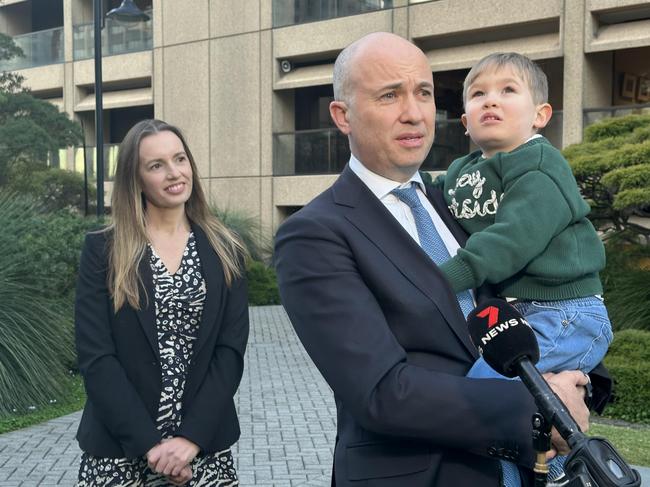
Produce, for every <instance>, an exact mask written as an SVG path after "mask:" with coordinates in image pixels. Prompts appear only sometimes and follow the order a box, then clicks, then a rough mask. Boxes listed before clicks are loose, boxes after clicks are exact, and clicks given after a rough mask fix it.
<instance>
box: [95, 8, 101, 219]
mask: <svg viewBox="0 0 650 487" xmlns="http://www.w3.org/2000/svg"><path fill="white" fill-rule="evenodd" d="M93 11H94V12H93V13H94V17H95V151H96V158H97V218H101V217H102V216H103V215H104V119H103V103H102V24H103V22H102V17H103V16H104V12H102V0H94V5H93Z"/></svg>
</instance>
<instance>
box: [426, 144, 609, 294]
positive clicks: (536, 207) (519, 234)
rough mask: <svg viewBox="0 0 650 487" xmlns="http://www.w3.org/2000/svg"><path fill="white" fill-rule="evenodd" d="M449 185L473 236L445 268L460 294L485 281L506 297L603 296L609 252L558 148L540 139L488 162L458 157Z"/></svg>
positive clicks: (453, 206) (454, 208) (453, 205)
mask: <svg viewBox="0 0 650 487" xmlns="http://www.w3.org/2000/svg"><path fill="white" fill-rule="evenodd" d="M434 184H435V185H438V186H440V187H443V188H444V195H445V200H446V202H447V204H448V205H449V209H450V210H451V212H452V213H453V214H454V216H455V217H456V219H457V220H458V221H459V222H460V224H461V225H462V226H463V228H464V229H465V230H466V231H467V232H468V233H469V234H470V237H469V239H468V240H467V243H466V245H465V247H464V248H462V249H459V251H458V254H457V255H456V256H455V257H454V258H452V259H450V260H449V261H447V262H445V263H444V264H443V265H442V266H440V269H441V270H442V271H443V272H444V273H445V275H446V276H447V278H448V279H449V281H450V282H451V285H452V287H453V288H454V290H455V291H456V292H458V291H460V290H463V289H470V288H475V287H477V286H479V285H481V284H483V283H484V282H486V281H487V282H489V283H491V284H494V285H495V288H496V291H497V294H499V295H500V296H503V297H515V298H520V299H531V300H532V299H537V300H543V301H553V300H560V299H571V298H577V297H582V296H589V295H593V294H599V293H602V285H601V282H600V279H599V277H598V271H600V270H601V269H602V268H603V267H604V266H605V249H604V247H603V244H602V242H601V241H600V238H599V237H598V234H597V233H596V230H595V229H594V227H593V225H592V224H591V222H590V221H589V220H587V218H586V215H587V214H588V213H589V209H590V208H589V205H588V204H587V203H586V202H585V201H584V200H583V199H582V196H581V195H580V192H579V191H578V185H577V183H576V180H575V178H574V177H573V174H572V173H571V169H570V167H569V164H568V163H567V161H566V160H565V159H564V158H563V157H562V154H561V153H560V151H558V150H557V149H556V148H555V147H553V146H552V145H551V144H550V143H549V142H548V140H546V139H545V138H543V137H537V138H534V139H532V140H529V141H528V142H526V143H524V144H523V145H521V146H519V147H518V148H516V149H515V150H513V151H512V152H508V153H504V152H500V153H497V154H496V155H494V156H493V157H490V158H488V159H485V158H483V157H482V156H481V152H480V151H476V152H474V153H472V154H469V155H468V156H465V157H462V158H460V159H457V160H455V161H454V162H453V163H452V164H451V166H450V167H449V170H448V171H447V174H446V176H441V177H439V178H438V179H436V181H435V182H434Z"/></svg>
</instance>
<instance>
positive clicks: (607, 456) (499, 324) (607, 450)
mask: <svg viewBox="0 0 650 487" xmlns="http://www.w3.org/2000/svg"><path fill="white" fill-rule="evenodd" d="M467 326H468V327H469V334H470V336H471V338H472V341H473V342H474V345H476V347H477V348H478V350H479V352H480V353H481V355H482V356H483V358H484V359H485V361H486V362H487V363H488V365H490V366H491V367H492V368H493V369H494V370H496V371H497V372H499V373H500V374H501V375H505V376H506V377H515V376H519V377H520V378H521V381H522V382H523V383H524V384H525V385H526V387H527V388H528V390H529V391H530V393H531V394H532V396H533V398H534V399H535V403H536V404H537V407H538V408H539V411H540V413H541V414H542V415H543V416H544V419H546V422H547V423H548V424H551V425H552V426H555V428H556V429H557V430H558V432H559V433H560V435H561V436H562V438H564V439H565V440H566V442H567V443H568V444H569V446H570V447H571V453H570V454H569V456H568V457H567V459H566V463H565V464H564V471H565V472H566V474H567V476H568V478H569V479H570V481H569V482H568V483H563V484H561V485H566V486H570V487H573V486H582V487H588V486H595V487H610V486H611V487H639V486H640V485H641V476H640V475H639V472H637V471H636V470H634V469H632V468H630V466H629V465H628V464H627V463H626V462H625V460H624V459H623V458H622V457H621V456H620V454H619V453H618V452H617V451H616V449H615V448H614V447H613V446H612V445H611V444H610V443H609V442H608V441H607V440H606V439H605V438H598V437H593V436H592V437H590V436H587V435H585V434H584V433H583V432H582V431H580V427H579V426H578V425H577V423H576V422H575V420H574V419H573V418H572V417H571V415H570V414H569V412H568V411H567V409H566V407H565V406H564V404H563V403H562V401H561V400H560V398H559V397H557V396H556V395H555V393H554V392H553V390H552V389H551V388H550V386H549V385H548V383H547V382H546V380H544V378H543V377H542V375H541V374H540V373H539V371H538V370H537V368H536V367H535V363H536V362H537V361H538V360H539V346H538V345H537V339H536V338H535V334H534V333H533V329H532V328H531V327H530V325H529V324H528V322H527V321H526V320H525V319H524V318H523V316H521V314H520V313H519V312H518V311H517V310H516V309H515V308H513V307H512V306H510V305H509V304H508V303H506V302H505V301H503V300H501V299H490V300H488V301H486V302H485V303H484V304H483V305H482V306H480V307H478V308H476V309H475V310H473V311H472V312H471V313H470V314H469V316H468V317H467ZM536 475H537V471H536ZM542 476H543V477H545V474H543V473H542ZM543 481H544V482H545V479H544V480H543ZM536 482H537V477H536ZM535 485H537V484H535Z"/></svg>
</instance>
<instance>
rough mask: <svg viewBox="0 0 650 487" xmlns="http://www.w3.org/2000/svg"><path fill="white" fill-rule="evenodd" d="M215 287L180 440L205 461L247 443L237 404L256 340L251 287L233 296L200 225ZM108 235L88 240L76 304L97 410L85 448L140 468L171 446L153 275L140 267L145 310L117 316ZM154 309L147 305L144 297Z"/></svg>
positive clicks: (82, 431)
mask: <svg viewBox="0 0 650 487" xmlns="http://www.w3.org/2000/svg"><path fill="white" fill-rule="evenodd" d="M192 230H193V231H194V236H195V239H196V245H197V249H198V252H199V257H200V259H201V267H202V274H203V277H204V279H205V281H206V286H207V296H206V299H205V303H204V308H203V313H202V315H201V323H200V325H199V336H198V339H197V342H196V344H195V346H194V352H193V356H192V361H191V365H190V368H189V370H188V372H187V376H186V384H185V390H184V392H183V409H182V418H183V419H182V423H181V425H180V427H179V428H178V429H177V430H176V433H175V434H176V436H183V437H185V438H188V439H189V440H191V441H193V442H194V443H196V444H197V445H198V446H199V447H200V448H201V450H202V452H215V451H219V450H223V449H225V448H228V447H229V446H230V445H232V444H233V443H235V442H236V441H237V439H238V438H239V432H240V431H239V422H238V420H237V414H236V411H235V405H234V402H233V396H234V394H235V391H236V390H237V387H238V386H239V381H240V379H241V376H242V372H243V367H244V350H245V348H246V342H247V340H248V302H247V301H248V296H247V291H246V281H245V280H244V279H238V280H235V281H234V282H233V283H232V286H231V287H230V288H228V287H227V286H226V285H225V281H224V275H223V271H222V267H221V262H220V261H219V258H218V257H217V255H216V254H215V252H214V251H213V250H212V247H211V246H210V243H209V241H208V238H207V236H206V235H205V233H204V232H203V231H202V230H201V228H200V227H199V226H197V225H194V224H193V225H192ZM109 238H111V235H110V234H108V233H106V232H101V233H90V234H88V235H87V236H86V242H85V244H84V248H83V252H82V255H81V264H80V267H79V278H78V282H77V292H76V299H75V339H76V346H77V355H78V362H79V370H80V372H81V374H82V376H83V378H84V385H85V387H86V393H87V396H88V398H87V401H86V406H85V407H84V412H83V416H82V418H81V423H80V425H79V430H78V432H77V439H78V440H79V446H80V448H81V449H82V450H83V451H85V452H88V453H90V454H92V455H95V456H100V457H109V458H123V457H127V458H133V457H138V456H141V455H144V454H145V453H146V452H147V451H148V450H149V449H150V448H152V447H153V446H154V445H156V443H158V442H159V441H160V440H161V435H160V432H159V431H158V430H157V429H156V425H155V419H156V417H157V415H158V404H159V401H160V390H161V367H160V357H159V349H158V339H157V332H156V317H155V303H154V290H153V280H152V273H151V267H150V265H149V262H148V260H147V259H146V258H144V259H142V261H141V262H140V275H141V277H142V283H143V288H141V289H140V296H141V303H142V306H141V309H140V310H136V309H134V308H133V307H131V306H130V305H129V304H128V303H127V304H125V305H124V306H122V308H120V310H119V311H118V312H117V313H114V312H113V301H112V299H110V298H109V294H108V290H107V287H106V272H107V267H108V260H107V255H108V253H107V243H108V239H109ZM145 290H146V295H147V296H148V298H149V299H148V302H146V301H145V299H144V298H143V296H144V292H145Z"/></svg>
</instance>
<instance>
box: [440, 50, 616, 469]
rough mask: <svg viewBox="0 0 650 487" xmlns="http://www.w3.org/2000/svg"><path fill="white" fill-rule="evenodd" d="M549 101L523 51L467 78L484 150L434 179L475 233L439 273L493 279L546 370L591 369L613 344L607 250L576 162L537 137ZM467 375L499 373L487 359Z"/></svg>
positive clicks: (474, 126)
mask: <svg viewBox="0 0 650 487" xmlns="http://www.w3.org/2000/svg"><path fill="white" fill-rule="evenodd" d="M547 100H548V83H547V80H546V75H545V74H544V72H543V71H542V70H541V69H540V68H539V67H538V66H537V65H535V64H534V63H533V62H532V61H531V60H530V59H528V58H527V57H525V56H522V55H520V54H515V53H497V54H491V55H489V56H487V57H485V58H483V59H481V60H480V61H479V62H478V64H476V65H475V66H474V67H473V68H472V69H471V71H470V72H469V74H468V75H467V78H465V82H464V85H463V101H464V106H465V113H464V114H463V116H462V122H463V125H464V126H465V128H466V129H467V133H468V135H469V136H470V137H471V138H472V140H473V141H474V143H475V144H476V145H477V146H478V147H479V150H477V151H475V152H473V153H471V154H469V155H468V156H465V157H462V158H460V159H457V160H455V161H454V162H453V163H452V164H451V166H450V167H449V170H448V171H447V174H446V175H445V176H441V177H439V178H438V179H436V181H435V183H436V184H437V185H441V186H442V185H444V195H445V199H446V202H447V204H448V205H449V209H450V210H451V212H452V213H453V214H454V216H455V217H456V219H457V220H458V221H459V222H460V224H461V225H462V226H463V228H464V229H465V230H466V231H467V232H468V233H469V234H470V237H469V239H468V240H467V243H466V245H465V247H464V248H463V249H459V251H458V253H457V254H456V256H455V257H453V258H452V259H450V260H449V261H447V262H445V263H444V264H443V265H442V266H441V267H440V269H441V270H442V271H443V272H444V273H445V275H446V276H447V278H448V279H449V281H450V283H451V285H452V287H453V289H454V291H456V292H459V291H462V290H465V289H471V288H475V287H477V286H479V285H481V284H483V283H484V282H489V283H491V284H492V285H493V286H494V288H495V290H496V292H497V294H498V295H499V296H500V297H503V298H505V299H507V300H508V301H510V302H511V304H513V305H514V306H515V308H517V310H518V311H519V312H520V313H521V314H522V315H523V316H524V317H525V318H526V320H527V321H528V322H529V323H530V324H531V326H532V327H533V329H534V330H535V333H536V335H537V339H538V342H539V347H540V360H539V363H538V364H537V366H538V368H539V369H540V370H541V371H542V372H559V371H561V370H569V369H580V370H582V371H583V372H589V371H590V370H592V369H593V368H594V367H595V366H596V365H597V364H598V363H599V362H600V361H601V359H602V358H603V357H604V355H605V353H606V351H607V347H608V345H609V343H610V341H611V339H612V331H611V325H610V322H609V318H608V316H607V310H606V309H605V306H604V304H603V300H602V298H601V297H600V294H601V293H602V285H601V282H600V279H599V277H598V271H600V270H601V269H602V268H603V267H604V265H605V251H604V247H603V244H602V242H601V241H600V238H599V237H598V235H597V233H596V231H595V229H594V227H593V226H592V224H591V222H589V220H587V218H586V216H587V214H588V213H589V210H590V208H589V205H588V204H587V203H586V202H585V201H584V200H583V199H582V197H581V195H580V192H579V190H578V186H577V183H576V181H575V179H574V177H573V174H572V173H571V169H570V167H569V164H568V163H567V161H566V160H565V159H564V158H563V157H562V154H561V153H560V151H558V150H557V149H556V148H555V147H553V146H552V145H551V144H550V143H549V142H548V140H546V139H545V138H544V137H542V136H541V135H539V134H537V131H538V130H539V129H541V128H543V127H544V126H546V124H547V123H548V121H549V120H550V118H551V113H552V108H551V106H550V105H549V104H548V102H547ZM468 376H469V377H477V378H488V377H502V376H500V375H498V374H497V373H496V372H495V371H493V370H492V369H491V368H490V367H489V366H488V365H487V364H486V363H485V362H484V361H483V360H482V359H480V360H478V361H477V362H476V364H475V365H474V366H473V367H472V369H471V370H470V372H469V373H468ZM552 470H553V469H552ZM551 473H552V474H553V472H551ZM551 478H552V477H551Z"/></svg>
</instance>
